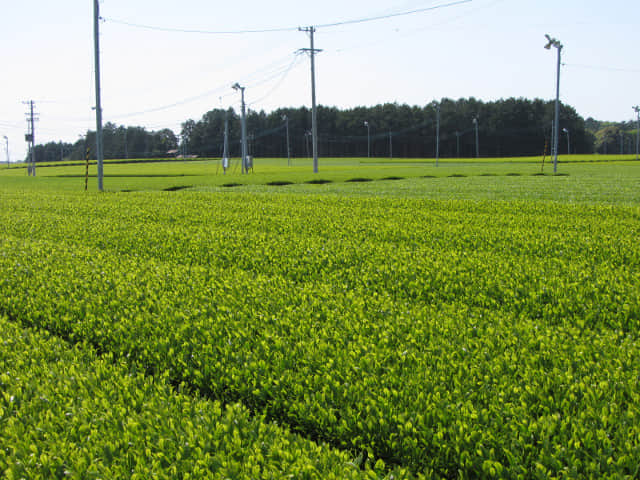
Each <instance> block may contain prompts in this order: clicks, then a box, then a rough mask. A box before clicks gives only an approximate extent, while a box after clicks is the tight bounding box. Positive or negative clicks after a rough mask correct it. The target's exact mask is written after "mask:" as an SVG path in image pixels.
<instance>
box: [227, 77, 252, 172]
mask: <svg viewBox="0 0 640 480" xmlns="http://www.w3.org/2000/svg"><path fill="white" fill-rule="evenodd" d="M231 88H233V89H234V90H236V91H238V90H240V98H241V111H242V117H241V119H240V130H241V133H242V159H241V161H240V166H241V171H242V173H249V168H248V165H247V155H248V154H249V153H248V148H247V115H246V109H245V104H244V89H245V87H241V86H240V84H239V83H238V82H236V83H234V84H233V85H232V86H231Z"/></svg>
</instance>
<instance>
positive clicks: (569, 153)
mask: <svg viewBox="0 0 640 480" xmlns="http://www.w3.org/2000/svg"><path fill="white" fill-rule="evenodd" d="M562 131H563V132H564V133H566V134H567V155H571V140H570V139H571V136H570V135H569V129H568V128H563V129H562Z"/></svg>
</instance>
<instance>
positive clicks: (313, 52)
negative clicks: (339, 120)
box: [298, 27, 322, 173]
mask: <svg viewBox="0 0 640 480" xmlns="http://www.w3.org/2000/svg"><path fill="white" fill-rule="evenodd" d="M298 30H299V31H301V32H307V33H308V34H309V37H310V39H311V45H310V48H302V49H301V51H303V52H308V53H309V56H310V57H311V136H312V140H311V143H312V145H313V173H318V122H317V112H316V64H315V56H316V53H319V52H321V51H322V50H318V49H316V48H314V46H313V34H314V32H315V31H316V29H315V27H306V28H301V27H300V28H298Z"/></svg>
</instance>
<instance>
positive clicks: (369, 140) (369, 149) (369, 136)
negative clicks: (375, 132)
mask: <svg viewBox="0 0 640 480" xmlns="http://www.w3.org/2000/svg"><path fill="white" fill-rule="evenodd" d="M364 126H365V127H367V158H371V133H370V132H371V131H370V130H369V122H367V121H365V122H364Z"/></svg>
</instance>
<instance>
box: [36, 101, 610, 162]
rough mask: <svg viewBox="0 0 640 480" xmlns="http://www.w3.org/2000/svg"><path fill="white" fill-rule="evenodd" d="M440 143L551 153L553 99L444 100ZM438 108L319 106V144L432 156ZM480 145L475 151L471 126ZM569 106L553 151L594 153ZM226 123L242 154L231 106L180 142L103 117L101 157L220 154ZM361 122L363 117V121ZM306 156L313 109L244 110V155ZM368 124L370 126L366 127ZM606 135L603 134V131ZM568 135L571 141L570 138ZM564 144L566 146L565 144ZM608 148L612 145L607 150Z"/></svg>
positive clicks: (457, 149)
mask: <svg viewBox="0 0 640 480" xmlns="http://www.w3.org/2000/svg"><path fill="white" fill-rule="evenodd" d="M438 106H439V108H440V144H439V153H440V156H442V157H450V158H455V157H474V156H476V154H478V156H480V157H511V156H521V155H541V154H542V153H543V152H545V151H546V153H547V154H548V153H549V152H550V145H551V132H552V122H553V118H554V103H553V101H545V100H541V99H534V100H529V99H524V98H517V99H516V98H509V99H501V100H497V101H491V102H483V101H481V100H477V99H475V98H473V97H472V98H467V99H459V100H451V99H447V98H445V99H442V100H441V101H440V102H439V104H438ZM436 109H437V107H436V104H435V103H430V104H427V105H424V106H409V105H406V104H402V105H400V104H397V103H387V104H383V105H376V106H373V107H355V108H349V109H339V108H337V107H328V106H319V107H318V112H317V116H318V148H319V154H320V155H321V156H325V157H366V156H367V155H371V156H372V157H389V156H394V157H406V158H430V157H434V156H435V154H436V125H437V111H436ZM474 119H476V120H477V138H478V142H477V144H478V151H477V152H476V124H475V123H474ZM589 120H590V121H591V123H589V122H585V120H584V119H583V118H582V117H580V115H578V114H577V113H576V111H575V109H574V108H573V107H571V106H568V105H563V104H561V107H560V132H561V133H560V135H561V138H560V139H559V153H560V154H564V153H567V149H568V148H569V149H570V151H571V153H593V152H594V151H596V149H597V148H599V145H600V144H597V141H598V138H599V137H598V136H597V135H596V131H594V130H593V129H590V128H587V125H592V126H593V122H595V121H593V119H589ZM225 121H226V122H227V123H228V131H229V149H230V152H229V154H230V155H231V156H239V155H240V148H241V147H240V142H241V138H240V118H239V115H238V113H236V112H235V111H234V110H233V109H228V110H223V109H213V110H210V111H208V112H207V113H205V114H204V115H203V116H202V118H201V119H200V120H197V121H196V120H193V119H189V120H187V121H185V122H184V123H183V124H182V126H181V131H180V142H179V141H178V137H177V136H176V134H175V133H174V132H172V131H171V130H169V129H164V130H159V131H147V130H146V129H145V128H143V127H131V126H129V127H125V126H123V125H120V126H117V125H115V124H113V123H107V124H105V126H104V129H103V145H104V157H105V158H118V159H120V158H147V157H153V158H158V157H168V156H174V155H176V151H177V150H180V153H185V154H188V155H197V156H199V157H221V156H222V154H223V145H224V130H225ZM365 122H366V123H365ZM287 124H288V133H289V145H288V147H289V151H290V152H291V155H292V156H293V157H309V156H311V111H310V109H309V108H307V107H299V108H279V109H277V110H275V111H272V112H270V113H265V112H264V111H253V110H249V111H248V113H247V132H248V146H249V154H250V155H252V156H255V157H286V156H287ZM367 125H368V127H367ZM607 138H608V137H607ZM568 141H569V142H568ZM568 143H569V144H568ZM87 146H88V147H89V155H90V158H92V159H95V132H94V131H88V132H87V133H86V135H85V136H84V137H82V138H80V139H79V140H78V141H76V142H75V144H73V145H72V144H62V143H49V144H46V145H38V146H37V147H36V149H37V150H36V160H37V161H56V160H60V159H71V160H79V159H83V158H85V154H86V149H87ZM609 153H612V151H609Z"/></svg>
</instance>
